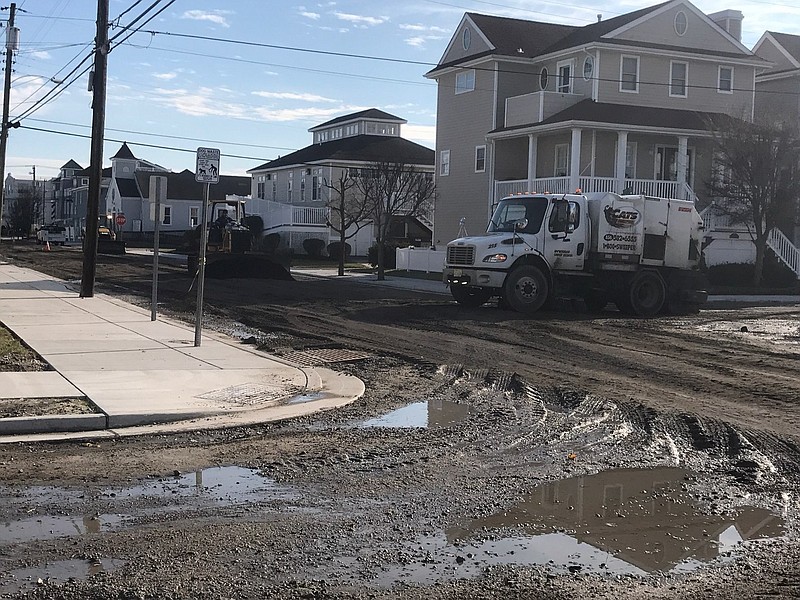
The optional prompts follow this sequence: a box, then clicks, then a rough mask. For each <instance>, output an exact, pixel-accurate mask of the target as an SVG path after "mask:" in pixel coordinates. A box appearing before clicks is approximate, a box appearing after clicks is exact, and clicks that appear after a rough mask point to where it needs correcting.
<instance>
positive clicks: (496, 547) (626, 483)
mask: <svg viewBox="0 0 800 600" xmlns="http://www.w3.org/2000/svg"><path fill="white" fill-rule="evenodd" d="M691 477H692V474H691V473H689V472H688V471H685V470H683V469H679V468H661V469H620V470H614V471H606V472H603V473H599V474H597V475H590V476H582V477H573V478H570V479H563V480H561V481H556V482H553V483H549V484H546V485H542V486H539V487H536V488H534V489H533V491H531V492H530V493H527V494H525V495H523V496H521V501H520V502H519V503H518V504H516V505H514V506H511V507H510V508H508V509H507V510H505V511H503V512H499V513H496V514H493V515H488V516H484V517H480V518H476V519H471V520H464V521H459V522H456V523H453V524H452V525H451V526H450V527H448V528H447V529H446V530H445V531H443V532H440V533H439V534H436V535H431V536H426V537H423V538H420V539H418V540H417V541H416V542H415V543H414V544H413V545H409V547H408V548H407V551H408V552H409V553H411V555H412V556H415V557H416V560H409V561H406V563H407V564H404V565H398V566H395V567H391V568H389V569H387V570H386V571H384V572H383V573H381V574H380V575H379V576H378V577H377V579H376V583H378V584H383V585H391V583H392V582H394V581H408V582H415V583H431V582H433V581H437V580H439V579H441V578H442V577H443V576H445V577H450V578H459V577H473V576H475V575H478V574H479V573H480V572H481V570H482V569H483V568H484V567H486V566H487V565H499V564H502V565H511V564H516V565H543V566H549V567H550V568H552V569H553V570H555V571H560V572H572V573H577V572H582V573H585V572H602V573H615V574H627V573H630V574H635V575H644V574H647V573H653V572H659V571H660V572H688V571H692V570H694V569H696V568H698V567H700V566H702V565H703V564H705V563H708V562H710V561H712V560H716V559H718V558H721V559H725V558H726V557H727V556H729V553H730V552H731V551H733V550H735V548H736V546H737V545H739V544H740V543H741V542H743V541H747V540H755V539H765V538H774V537H778V536H780V535H782V534H783V531H784V525H783V520H782V519H781V518H780V517H779V516H777V515H775V514H773V513H771V512H770V511H768V510H765V509H761V508H755V507H742V508H740V509H738V510H737V511H736V512H734V513H732V514H730V515H708V514H704V513H703V512H701V510H700V509H699V507H698V506H697V505H696V504H695V503H694V501H693V499H692V498H691V497H690V496H689V493H688V492H687V484H688V479H687V478H691ZM509 531H513V533H511V534H510V535H509Z"/></svg>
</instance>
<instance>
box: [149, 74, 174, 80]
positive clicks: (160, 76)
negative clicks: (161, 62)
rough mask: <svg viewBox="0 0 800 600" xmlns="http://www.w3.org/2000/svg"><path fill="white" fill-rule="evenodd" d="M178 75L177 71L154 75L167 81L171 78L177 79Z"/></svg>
mask: <svg viewBox="0 0 800 600" xmlns="http://www.w3.org/2000/svg"><path fill="white" fill-rule="evenodd" d="M177 76H178V74H177V73H175V72H172V73H155V74H154V75H153V77H155V78H156V79H164V80H166V81H169V80H170V79H175V78H176V77H177Z"/></svg>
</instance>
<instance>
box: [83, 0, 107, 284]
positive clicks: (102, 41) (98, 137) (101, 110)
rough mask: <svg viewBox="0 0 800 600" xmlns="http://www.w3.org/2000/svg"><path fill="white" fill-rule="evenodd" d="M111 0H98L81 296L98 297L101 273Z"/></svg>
mask: <svg viewBox="0 0 800 600" xmlns="http://www.w3.org/2000/svg"><path fill="white" fill-rule="evenodd" d="M108 50H109V47H108V0H97V37H96V38H95V49H94V77H93V80H92V144H91V157H90V161H89V197H88V199H87V202H86V238H85V239H84V247H83V273H82V276H81V293H80V297H81V298H91V297H92V296H94V277H95V273H96V272H97V226H98V225H99V219H100V188H101V185H102V181H103V179H102V177H103V133H104V129H105V123H106V72H107V67H108Z"/></svg>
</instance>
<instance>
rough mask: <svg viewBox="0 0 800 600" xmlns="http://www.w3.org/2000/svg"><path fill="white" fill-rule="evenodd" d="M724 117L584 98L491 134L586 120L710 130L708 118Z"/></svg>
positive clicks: (611, 123) (714, 114)
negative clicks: (538, 120) (543, 116)
mask: <svg viewBox="0 0 800 600" xmlns="http://www.w3.org/2000/svg"><path fill="white" fill-rule="evenodd" d="M719 118H724V115H721V114H720V113H711V112H701V111H691V110H678V109H674V108H655V107H652V106H635V105H627V104H610V103H607V102H594V101H592V100H591V99H586V100H581V101H580V102H578V103H576V104H573V105H572V106H570V107H569V108H567V109H565V110H562V111H561V112H559V113H556V114H554V115H552V116H551V117H549V118H547V119H545V120H544V121H542V122H541V123H530V124H528V125H517V126H514V127H500V128H498V129H495V130H494V131H492V132H491V133H500V132H503V131H514V130H517V129H526V128H531V127H540V126H545V125H554V124H556V123H567V122H570V121H587V122H590V123H607V124H609V125H640V126H642V127H662V128H665V129H681V130H687V129H688V130H695V131H707V130H708V125H707V123H708V121H709V120H716V119H719Z"/></svg>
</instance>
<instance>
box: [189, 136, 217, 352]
mask: <svg viewBox="0 0 800 600" xmlns="http://www.w3.org/2000/svg"><path fill="white" fill-rule="evenodd" d="M194 179H195V181H197V182H199V183H205V184H206V185H205V190H203V209H202V211H201V216H200V224H201V227H200V257H199V260H198V263H199V267H200V269H199V272H198V275H197V279H198V281H197V309H196V312H195V316H194V345H195V346H199V345H200V342H201V341H202V331H203V291H204V288H205V279H206V244H207V243H208V200H209V196H210V187H209V186H210V184H212V183H219V149H218V148H198V149H197V168H196V169H195V174H194Z"/></svg>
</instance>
